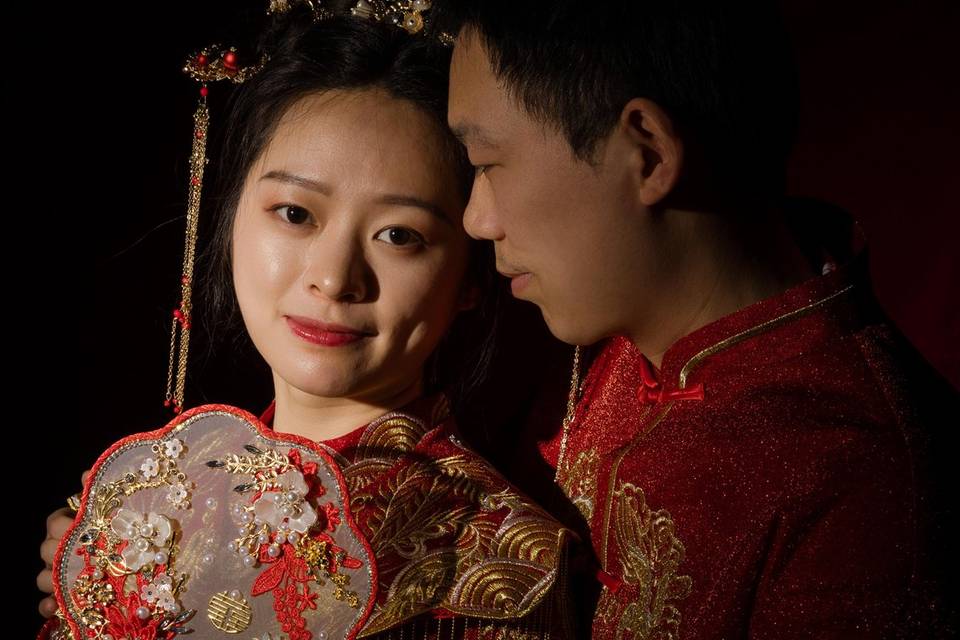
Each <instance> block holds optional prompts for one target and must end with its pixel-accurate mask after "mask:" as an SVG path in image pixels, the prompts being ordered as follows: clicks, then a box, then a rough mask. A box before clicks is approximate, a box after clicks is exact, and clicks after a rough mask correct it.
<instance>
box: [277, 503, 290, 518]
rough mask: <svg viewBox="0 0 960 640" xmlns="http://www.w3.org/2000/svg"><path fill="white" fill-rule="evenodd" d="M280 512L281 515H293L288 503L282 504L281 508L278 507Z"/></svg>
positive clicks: (287, 516) (286, 516)
mask: <svg viewBox="0 0 960 640" xmlns="http://www.w3.org/2000/svg"><path fill="white" fill-rule="evenodd" d="M280 513H281V514H282V515H283V517H285V518H289V517H290V516H292V515H293V507H292V506H290V505H289V504H285V505H283V508H282V509H280Z"/></svg>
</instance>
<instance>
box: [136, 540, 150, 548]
mask: <svg viewBox="0 0 960 640" xmlns="http://www.w3.org/2000/svg"><path fill="white" fill-rule="evenodd" d="M149 548H150V541H149V540H144V539H143V538H139V539H138V540H137V551H146V550H148V549H149Z"/></svg>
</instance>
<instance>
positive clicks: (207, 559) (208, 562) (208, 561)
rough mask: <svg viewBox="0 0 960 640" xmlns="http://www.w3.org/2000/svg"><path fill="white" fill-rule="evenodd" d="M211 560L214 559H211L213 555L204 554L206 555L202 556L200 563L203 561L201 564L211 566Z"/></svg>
mask: <svg viewBox="0 0 960 640" xmlns="http://www.w3.org/2000/svg"><path fill="white" fill-rule="evenodd" d="M213 559H214V558H213V554H212V553H208V554H206V555H204V556H203V560H202V561H203V564H206V565H211V564H213Z"/></svg>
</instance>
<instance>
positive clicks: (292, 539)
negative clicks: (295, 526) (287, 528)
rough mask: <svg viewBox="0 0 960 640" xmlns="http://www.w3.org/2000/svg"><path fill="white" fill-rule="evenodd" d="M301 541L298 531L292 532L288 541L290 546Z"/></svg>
mask: <svg viewBox="0 0 960 640" xmlns="http://www.w3.org/2000/svg"><path fill="white" fill-rule="evenodd" d="M299 539H300V534H298V533H297V532H296V531H291V532H290V535H288V536H287V540H289V541H290V544H297V540H299Z"/></svg>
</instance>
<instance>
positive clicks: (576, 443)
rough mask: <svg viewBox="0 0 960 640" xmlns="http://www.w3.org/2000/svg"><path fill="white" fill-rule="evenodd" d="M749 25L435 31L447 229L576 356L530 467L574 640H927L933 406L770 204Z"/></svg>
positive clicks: (759, 69)
mask: <svg viewBox="0 0 960 640" xmlns="http://www.w3.org/2000/svg"><path fill="white" fill-rule="evenodd" d="M772 4H774V3H769V2H750V1H744V2H736V3H720V2H715V3H701V2H695V1H692V0H691V1H683V0H677V1H668V0H654V1H651V2H647V1H638V2H596V3H583V2H575V1H573V0H551V1H549V2H546V1H530V2H519V3H518V2H510V1H506V0H484V1H471V0H456V2H453V3H451V7H449V8H448V9H449V10H450V11H452V12H455V16H454V18H455V20H454V21H455V24H454V25H453V32H454V33H457V34H458V35H457V38H456V44H455V48H454V57H453V66H452V69H451V88H450V107H449V123H450V126H451V127H452V128H453V130H454V131H455V132H456V134H457V135H458V136H459V137H460V139H461V140H462V141H463V143H464V145H465V146H466V148H467V151H468V153H469V156H470V160H471V162H472V163H473V164H474V165H475V166H476V167H477V177H476V181H475V184H474V187H473V193H472V196H471V199H470V203H469V206H468V209H467V212H466V214H465V218H464V224H465V226H466V228H467V230H468V232H469V233H470V234H471V235H472V236H474V237H476V238H481V239H486V240H491V241H492V242H493V244H494V247H495V249H496V255H497V268H498V270H499V271H500V272H501V273H502V274H503V275H505V276H507V277H508V278H510V280H511V282H510V285H511V289H512V291H513V294H514V295H515V296H516V297H517V298H520V299H524V300H528V301H530V302H533V303H534V304H536V305H537V306H539V307H540V310H541V311H542V313H543V317H544V319H545V321H546V323H547V325H548V326H549V328H550V330H551V331H552V332H553V333H554V335H556V336H557V337H558V338H560V339H561V340H563V341H565V342H568V343H571V344H578V345H593V344H597V345H598V347H597V350H598V353H597V355H596V357H595V358H593V360H592V363H591V364H590V366H589V371H588V372H586V373H585V378H584V379H583V380H582V382H581V383H580V384H579V385H577V387H578V394H577V396H578V397H577V403H576V405H575V407H574V409H573V410H572V411H570V412H569V414H568V422H567V424H566V425H565V426H564V428H563V429H561V430H560V431H558V432H556V433H551V435H550V437H547V438H544V439H543V440H542V441H541V442H539V450H540V454H541V455H542V456H543V457H544V458H545V459H546V460H547V461H548V462H549V463H550V464H551V465H552V466H553V467H555V468H556V470H557V471H556V482H557V484H558V485H559V487H560V488H561V489H562V491H563V493H564V494H565V496H566V498H565V499H566V502H567V504H572V505H574V506H576V508H577V513H578V514H579V517H580V518H581V521H582V524H583V530H584V531H585V532H586V533H585V536H586V537H588V539H589V541H590V542H591V543H592V545H591V546H592V553H593V555H594V557H595V567H594V568H593V569H592V570H591V571H590V572H589V573H588V574H587V576H588V578H586V579H589V580H593V579H594V578H593V577H594V576H596V580H597V587H598V589H599V590H600V593H599V601H598V603H597V605H596V607H595V610H594V611H593V612H592V614H593V618H592V635H593V637H596V638H608V637H610V638H613V637H616V638H638V639H639V638H654V637H658V638H659V637H683V638H707V637H709V638H721V637H727V638H729V637H746V636H750V637H776V638H794V637H837V638H849V637H940V636H947V635H949V634H950V629H949V621H948V619H949V617H950V614H949V611H944V607H945V606H946V605H945V603H944V602H943V599H942V589H943V587H942V584H941V583H940V579H939V577H938V575H937V571H935V569H936V568H937V565H936V564H935V563H936V562H937V561H936V560H935V559H934V556H933V554H932V551H933V550H934V549H936V548H937V547H938V546H945V538H944V536H945V534H944V532H943V524H944V522H945V515H944V514H943V513H941V512H939V511H938V509H937V507H936V506H935V505H934V504H933V501H932V497H933V496H932V494H931V493H930V492H929V490H928V486H930V484H931V483H932V481H933V480H932V470H933V468H934V467H933V465H932V464H931V458H930V451H931V449H932V447H931V440H932V438H933V437H934V436H935V435H937V433H936V430H937V428H939V429H944V427H945V426H947V425H955V424H958V420H957V414H958V412H957V406H958V402H957V394H956V392H955V390H953V389H952V388H951V387H950V386H949V385H948V384H947V383H945V382H944V381H943V380H942V379H941V378H940V377H939V376H937V375H936V374H935V373H934V372H933V371H932V369H931V368H930V367H929V366H928V365H927V364H926V363H925V362H924V361H923V360H922V359H921V358H920V357H919V356H917V354H916V353H915V352H914V351H913V350H912V348H911V347H910V346H909V345H908V344H907V343H906V341H905V340H904V339H903V338H902V336H901V335H900V334H899V333H898V332H897V331H896V330H895V329H894V328H893V327H891V326H890V324H889V323H888V322H887V321H886V319H885V318H884V316H883V314H882V312H881V311H880V309H879V307H878V305H877V303H876V301H875V300H874V298H873V296H872V294H871V288H870V283H869V280H868V271H867V263H866V255H865V253H864V250H863V247H862V240H861V238H860V237H859V235H858V234H857V230H856V227H855V225H853V224H852V223H851V222H850V220H849V219H847V218H846V217H845V216H844V215H843V214H842V212H839V211H836V210H834V209H832V208H829V207H826V206H823V205H814V204H812V203H795V202H793V203H791V202H787V201H785V199H784V197H783V195H784V182H785V166H786V159H787V155H788V153H789V151H790V148H791V145H792V142H793V137H794V133H795V123H796V118H797V114H796V105H797V99H796V91H795V85H794V73H793V70H792V67H791V63H790V55H789V52H788V51H787V49H786V47H785V45H784V43H785V42H786V37H785V34H784V33H783V30H782V27H781V25H780V23H779V18H778V16H777V15H776V14H775V12H774V11H773V9H772V8H771V6H770V5H772ZM933 416H936V417H937V421H936V422H934V421H933ZM555 506H556V505H555ZM556 508H557V509H558V511H559V509H560V507H559V506H556ZM581 579H584V578H581ZM587 624H589V622H588V623H587Z"/></svg>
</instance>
